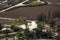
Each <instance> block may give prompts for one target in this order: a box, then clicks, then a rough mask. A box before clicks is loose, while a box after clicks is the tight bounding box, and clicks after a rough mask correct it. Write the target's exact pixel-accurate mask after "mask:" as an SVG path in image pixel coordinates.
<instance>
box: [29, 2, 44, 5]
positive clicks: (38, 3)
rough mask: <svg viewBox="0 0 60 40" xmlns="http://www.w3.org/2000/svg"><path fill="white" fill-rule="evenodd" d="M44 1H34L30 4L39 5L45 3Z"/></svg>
mask: <svg viewBox="0 0 60 40" xmlns="http://www.w3.org/2000/svg"><path fill="white" fill-rule="evenodd" d="M43 4H44V3H42V2H37V1H32V2H31V3H30V5H31V6H38V5H43Z"/></svg>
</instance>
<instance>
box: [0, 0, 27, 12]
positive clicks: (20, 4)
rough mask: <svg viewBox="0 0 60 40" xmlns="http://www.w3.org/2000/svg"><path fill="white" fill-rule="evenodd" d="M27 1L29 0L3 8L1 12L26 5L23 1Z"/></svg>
mask: <svg viewBox="0 0 60 40" xmlns="http://www.w3.org/2000/svg"><path fill="white" fill-rule="evenodd" d="M27 1H28V0H25V1H23V2H21V3H19V4H16V5H14V6H11V7H9V8H7V9H4V10H1V11H0V13H1V12H4V11H7V10H9V9H12V8H15V7H18V6H25V4H23V3H25V2H27Z"/></svg>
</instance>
